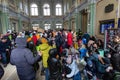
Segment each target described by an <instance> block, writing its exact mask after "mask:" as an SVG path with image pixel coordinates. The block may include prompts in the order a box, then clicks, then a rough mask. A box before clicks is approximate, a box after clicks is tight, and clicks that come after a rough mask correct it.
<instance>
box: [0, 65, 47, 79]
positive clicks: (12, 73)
mask: <svg viewBox="0 0 120 80" xmlns="http://www.w3.org/2000/svg"><path fill="white" fill-rule="evenodd" d="M40 64H41V63H40ZM4 71H5V73H4V76H3V77H2V79H1V80H19V79H18V75H17V72H16V67H15V66H13V65H11V64H8V65H7V67H5V68H4ZM40 71H41V67H40V69H39V70H38V72H37V76H36V78H37V79H36V80H45V79H44V76H41V75H40Z"/></svg>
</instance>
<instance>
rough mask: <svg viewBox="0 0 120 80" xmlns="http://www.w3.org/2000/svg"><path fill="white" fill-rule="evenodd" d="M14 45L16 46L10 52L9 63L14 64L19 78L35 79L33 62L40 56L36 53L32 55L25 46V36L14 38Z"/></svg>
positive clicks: (23, 79) (24, 79) (25, 79)
mask: <svg viewBox="0 0 120 80" xmlns="http://www.w3.org/2000/svg"><path fill="white" fill-rule="evenodd" d="M16 46H17V48H15V49H13V50H12V52H11V56H10V62H11V64H13V65H15V66H16V68H17V73H18V76H19V78H20V80H35V70H34V67H33V64H34V63H35V62H36V61H37V60H38V59H39V58H40V56H39V55H37V56H36V57H34V56H33V54H32V52H31V51H30V50H29V49H27V48H25V47H26V39H25V38H22V37H19V38H16Z"/></svg>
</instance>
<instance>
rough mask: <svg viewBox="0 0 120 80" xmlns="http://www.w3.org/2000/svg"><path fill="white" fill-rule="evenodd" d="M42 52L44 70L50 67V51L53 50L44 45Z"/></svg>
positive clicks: (41, 46) (41, 48)
mask: <svg viewBox="0 0 120 80" xmlns="http://www.w3.org/2000/svg"><path fill="white" fill-rule="evenodd" d="M39 48H40V51H41V53H42V61H43V66H44V68H47V67H48V64H47V60H48V57H49V54H48V53H49V50H50V49H51V46H49V45H48V44H47V43H43V44H41V45H40V47H39Z"/></svg>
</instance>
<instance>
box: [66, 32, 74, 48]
mask: <svg viewBox="0 0 120 80" xmlns="http://www.w3.org/2000/svg"><path fill="white" fill-rule="evenodd" d="M67 44H68V45H69V46H71V45H72V44H73V36H72V33H71V32H69V33H68V35H67Z"/></svg>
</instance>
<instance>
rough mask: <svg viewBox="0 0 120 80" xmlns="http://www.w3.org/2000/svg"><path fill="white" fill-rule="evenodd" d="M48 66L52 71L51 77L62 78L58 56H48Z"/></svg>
mask: <svg viewBox="0 0 120 80" xmlns="http://www.w3.org/2000/svg"><path fill="white" fill-rule="evenodd" d="M48 68H49V71H50V79H55V80H62V79H60V78H61V77H62V76H61V64H60V62H59V60H58V59H56V58H51V57H49V58H48Z"/></svg>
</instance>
